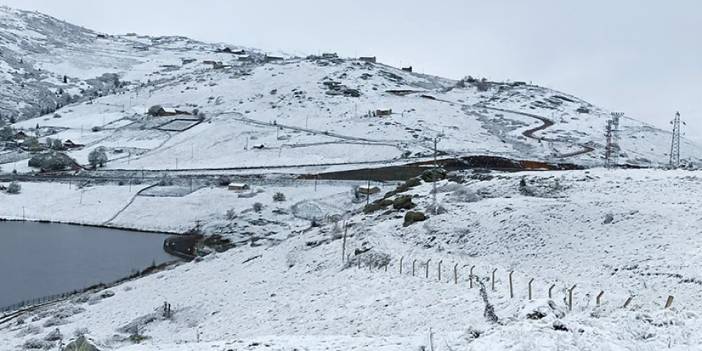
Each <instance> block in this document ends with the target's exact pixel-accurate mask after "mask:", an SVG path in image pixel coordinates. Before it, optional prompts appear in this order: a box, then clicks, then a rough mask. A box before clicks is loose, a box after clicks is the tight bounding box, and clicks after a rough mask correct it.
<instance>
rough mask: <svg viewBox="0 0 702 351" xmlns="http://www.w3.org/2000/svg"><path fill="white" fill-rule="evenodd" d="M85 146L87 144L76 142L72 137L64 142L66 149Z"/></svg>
mask: <svg viewBox="0 0 702 351" xmlns="http://www.w3.org/2000/svg"><path fill="white" fill-rule="evenodd" d="M83 146H85V145H83V144H76V143H74V142H73V141H72V140H71V139H68V140H66V141H64V142H63V147H65V148H66V149H77V148H81V147H83Z"/></svg>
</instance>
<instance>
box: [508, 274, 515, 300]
mask: <svg viewBox="0 0 702 351" xmlns="http://www.w3.org/2000/svg"><path fill="white" fill-rule="evenodd" d="M512 274H514V271H511V272H509V298H510V299H513V298H514V289H513V286H512Z"/></svg>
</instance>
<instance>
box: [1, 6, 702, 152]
mask: <svg viewBox="0 0 702 351" xmlns="http://www.w3.org/2000/svg"><path fill="white" fill-rule="evenodd" d="M0 4H5V5H8V6H11V7H16V8H22V9H28V10H38V11H41V12H45V13H48V14H50V15H53V16H55V17H58V18H61V19H63V20H66V21H69V22H72V23H75V24H79V25H82V26H85V27H88V28H91V29H95V30H98V31H102V32H107V33H112V34H120V33H126V32H137V33H140V34H157V35H175V34H178V35H185V36H189V37H192V38H195V39H199V40H203V41H210V42H227V43H232V44H237V45H243V46H248V47H255V48H260V49H266V50H282V51H286V52H289V53H299V54H307V53H318V52H322V51H336V52H338V53H339V54H341V55H344V56H356V55H364V56H377V57H378V59H379V60H380V61H382V62H384V63H388V64H393V65H398V66H399V65H412V66H414V68H415V70H416V71H420V72H423V73H429V74H435V75H440V76H445V77H449V78H461V77H463V76H466V75H469V74H470V75H473V76H478V77H483V76H485V77H488V78H490V79H495V80H504V79H511V80H523V81H531V82H533V83H535V84H540V85H544V86H548V87H551V88H555V89H558V90H562V91H564V92H567V93H572V94H574V95H577V96H579V97H581V98H584V99H586V100H588V101H590V102H592V103H594V104H596V105H599V106H602V107H605V108H607V109H611V110H618V111H623V112H625V113H626V114H627V115H628V116H631V117H635V118H638V119H640V120H643V121H646V122H649V123H652V124H654V125H656V126H658V127H661V128H665V129H669V128H670V125H669V121H670V120H671V119H672V117H673V115H674V113H675V111H678V110H679V111H680V112H681V114H682V116H683V119H684V120H686V121H687V122H688V128H689V129H688V130H687V133H686V134H687V137H689V138H692V139H696V140H697V141H702V125H701V126H697V125H696V121H697V118H696V117H697V116H699V115H700V114H702V105H701V104H702V102H701V101H700V100H701V99H702V88H701V87H700V85H699V84H700V83H702V39H700V34H701V33H702V2H700V1H698V0H676V1H653V0H617V1H610V0H588V1H567V0H529V1H524V0H513V1H506V0H505V1H500V0H492V1H485V0H483V1H472V0H444V1H426V0H424V1H421V0H401V1H400V0H384V1H380V0H353V1H343V2H342V1H333V0H295V1H287V0H277V1H271V0H249V1H238V0H199V1H192V0H116V1H94V0H62V1H56V0H0Z"/></svg>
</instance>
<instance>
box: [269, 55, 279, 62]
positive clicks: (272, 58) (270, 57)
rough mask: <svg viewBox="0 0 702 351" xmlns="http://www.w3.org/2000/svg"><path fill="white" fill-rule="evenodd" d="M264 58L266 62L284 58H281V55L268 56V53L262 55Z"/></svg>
mask: <svg viewBox="0 0 702 351" xmlns="http://www.w3.org/2000/svg"><path fill="white" fill-rule="evenodd" d="M264 60H265V61H266V62H275V61H283V60H284V59H283V58H282V57H279V56H270V55H266V56H265V57H264Z"/></svg>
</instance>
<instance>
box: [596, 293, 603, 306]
mask: <svg viewBox="0 0 702 351" xmlns="http://www.w3.org/2000/svg"><path fill="white" fill-rule="evenodd" d="M602 295H604V290H602V291H600V293H599V294H597V298H596V299H595V303H597V306H599V305H600V302H602Z"/></svg>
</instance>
